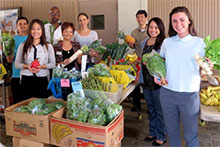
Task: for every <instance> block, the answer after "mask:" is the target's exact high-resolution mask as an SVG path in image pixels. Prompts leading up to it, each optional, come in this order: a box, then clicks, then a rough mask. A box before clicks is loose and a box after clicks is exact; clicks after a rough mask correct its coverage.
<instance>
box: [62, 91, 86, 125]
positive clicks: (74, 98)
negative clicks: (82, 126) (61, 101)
mask: <svg viewBox="0 0 220 147" xmlns="http://www.w3.org/2000/svg"><path fill="white" fill-rule="evenodd" d="M89 104H90V99H87V98H85V97H81V95H80V94H78V93H71V94H69V95H68V96H67V113H66V117H67V118H68V119H72V120H76V121H81V122H87V119H88V116H89V112H90V108H89Z"/></svg>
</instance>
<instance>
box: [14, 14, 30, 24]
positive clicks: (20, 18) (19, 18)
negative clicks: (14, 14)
mask: <svg viewBox="0 0 220 147" xmlns="http://www.w3.org/2000/svg"><path fill="white" fill-rule="evenodd" d="M22 19H24V20H26V22H27V24H28V23H29V22H28V19H27V18H26V17H23V16H21V17H18V19H17V20H16V24H18V21H19V20H22Z"/></svg>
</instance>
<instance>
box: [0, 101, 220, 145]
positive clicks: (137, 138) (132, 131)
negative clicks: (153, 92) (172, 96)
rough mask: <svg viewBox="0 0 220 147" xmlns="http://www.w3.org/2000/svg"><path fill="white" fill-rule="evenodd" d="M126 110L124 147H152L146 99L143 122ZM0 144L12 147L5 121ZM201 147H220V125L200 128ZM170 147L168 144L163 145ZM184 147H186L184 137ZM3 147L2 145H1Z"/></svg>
mask: <svg viewBox="0 0 220 147" xmlns="http://www.w3.org/2000/svg"><path fill="white" fill-rule="evenodd" d="M122 105H123V107H124V110H125V120H124V122H125V127H124V131H125V133H124V134H125V136H124V139H123V140H122V147H150V146H152V145H151V143H146V142H145V141H144V138H145V137H146V136H147V135H148V129H149V126H148V118H147V117H148V115H147V107H146V104H145V101H144V99H142V109H141V115H142V116H143V118H142V120H139V119H137V117H138V115H137V113H136V112H131V111H130V109H131V107H132V105H131V104H130V103H129V102H123V103H122ZM0 134H1V138H0V143H2V144H3V145H4V146H6V147H12V137H10V136H6V133H5V124H4V120H3V119H2V118H1V122H0ZM199 142H200V147H220V123H214V122H206V125H205V127H201V126H199ZM163 146H164V147H167V146H168V143H166V144H164V145H163ZM182 146H185V144H184V140H183V137H182ZM0 147H1V144H0Z"/></svg>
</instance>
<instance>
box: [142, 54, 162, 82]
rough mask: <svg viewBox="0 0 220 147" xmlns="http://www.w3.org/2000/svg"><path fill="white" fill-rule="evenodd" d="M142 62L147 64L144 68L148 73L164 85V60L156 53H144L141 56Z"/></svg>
mask: <svg viewBox="0 0 220 147" xmlns="http://www.w3.org/2000/svg"><path fill="white" fill-rule="evenodd" d="M142 60H143V62H146V63H147V64H146V67H147V69H148V71H149V73H150V74H151V75H152V76H154V77H158V78H160V79H162V81H163V83H164V84H165V81H164V78H165V77H166V65H165V61H164V59H163V58H162V57H161V56H160V55H158V54H156V53H155V54H154V53H146V54H144V55H143V57H142Z"/></svg>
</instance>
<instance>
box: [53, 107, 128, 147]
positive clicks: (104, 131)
mask: <svg viewBox="0 0 220 147" xmlns="http://www.w3.org/2000/svg"><path fill="white" fill-rule="evenodd" d="M50 132H51V133H50V134H51V144H53V145H56V146H62V147H66V146H68V147H70V146H76V147H88V146H94V147H120V146H121V140H122V138H123V137H124V111H123V110H122V111H121V113H120V114H119V115H118V116H117V117H115V118H114V119H113V120H112V122H110V123H109V124H108V125H107V126H99V125H93V124H89V123H82V122H78V121H74V120H69V119H66V118H65V108H62V109H60V110H58V111H57V112H55V113H54V114H53V115H52V116H51V118H50Z"/></svg>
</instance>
